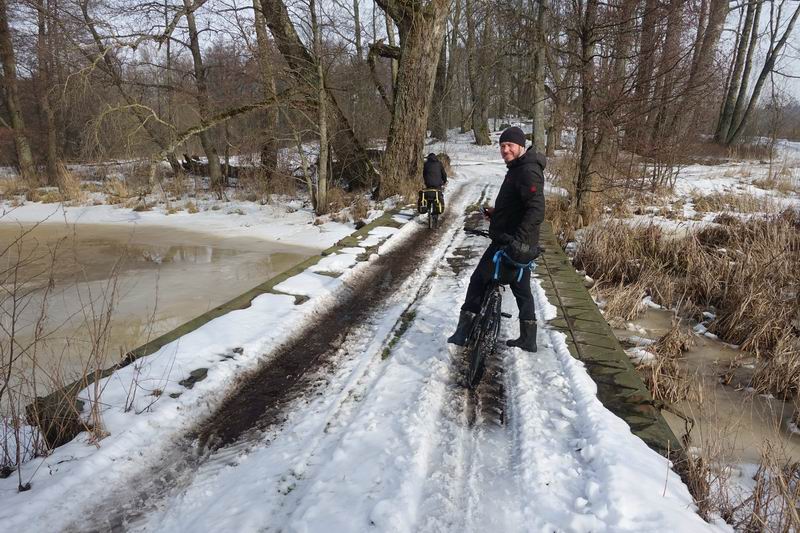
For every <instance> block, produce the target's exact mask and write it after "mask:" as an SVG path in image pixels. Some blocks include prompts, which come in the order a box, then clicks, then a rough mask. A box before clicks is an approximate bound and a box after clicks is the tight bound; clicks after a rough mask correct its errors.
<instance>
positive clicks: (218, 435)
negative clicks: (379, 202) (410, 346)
mask: <svg viewBox="0 0 800 533" xmlns="http://www.w3.org/2000/svg"><path fill="white" fill-rule="evenodd" d="M460 194H461V192H460V191H458V192H456V193H455V194H454V195H453V199H451V200H450V203H451V204H454V203H456V201H455V200H457V198H458V197H459V196H460ZM459 219H460V213H458V214H454V213H453V212H452V211H447V212H446V213H445V217H444V218H443V220H441V221H440V227H439V229H438V230H437V231H436V232H435V233H434V234H432V233H431V232H430V231H429V230H428V229H427V228H423V227H420V228H419V229H417V230H416V231H415V232H414V234H413V235H412V236H411V237H410V238H408V239H406V240H405V241H404V242H403V243H402V244H401V245H400V246H398V247H396V248H394V249H393V250H391V251H390V252H388V253H386V254H385V255H381V256H380V257H379V258H378V259H377V260H375V261H374V262H373V263H372V264H371V265H370V268H369V271H368V272H367V273H366V274H365V275H363V276H361V277H359V279H357V280H356V281H354V282H353V283H352V284H349V286H347V288H346V290H345V291H343V293H344V294H340V295H339V296H338V300H339V301H338V302H337V303H336V304H335V305H334V306H333V307H331V308H329V309H328V310H326V311H325V312H323V313H321V314H320V315H319V316H317V317H316V318H315V320H314V323H313V324H310V325H309V326H308V327H306V328H305V329H304V330H303V331H302V332H300V333H299V334H297V335H295V336H294V337H293V339H292V340H290V341H289V342H288V343H286V344H284V345H283V346H281V347H280V348H278V351H277V352H276V353H274V354H273V356H272V357H271V358H270V361H269V363H267V364H266V365H264V366H263V367H261V368H260V369H258V370H257V371H255V372H254V373H253V374H251V375H249V376H248V377H247V378H245V379H244V380H243V382H242V383H241V384H240V385H239V386H238V387H237V388H236V389H235V390H234V391H233V392H232V393H231V394H230V395H229V396H228V398H227V399H226V400H224V401H223V403H222V405H221V406H220V407H219V408H218V409H217V411H216V412H215V413H214V414H212V415H211V416H210V417H209V418H208V419H207V420H206V421H205V423H204V424H203V425H202V427H201V428H199V430H198V431H197V432H196V433H194V434H193V435H191V436H192V437H196V438H197V439H198V441H199V444H200V446H201V447H206V448H210V449H212V450H213V449H218V448H221V447H223V446H227V445H230V444H232V443H234V442H236V441H237V440H239V439H240V438H241V437H242V435H244V434H245V433H248V432H250V431H260V430H264V429H266V428H268V427H270V426H273V425H275V424H280V423H281V422H283V421H284V419H285V416H284V414H285V412H286V407H287V406H288V405H289V404H291V403H292V401H293V400H296V399H297V398H299V397H301V396H303V395H304V394H305V393H306V392H308V391H309V390H310V389H311V388H312V387H313V383H314V382H315V381H316V380H315V379H306V377H307V376H311V375H315V372H314V371H315V370H317V369H321V368H324V367H325V366H326V365H328V364H331V362H332V358H333V356H334V355H335V354H336V349H335V348H336V347H337V346H339V345H340V344H341V342H340V341H341V340H342V339H343V338H344V337H345V336H346V334H347V332H348V331H349V330H350V329H351V328H352V327H354V326H358V325H360V324H362V323H364V322H365V321H367V320H368V319H369V318H370V317H371V316H372V314H373V313H375V312H376V311H377V310H378V308H379V307H380V306H381V305H382V304H383V302H385V301H386V299H387V298H388V297H389V296H390V295H391V294H392V293H393V292H394V291H395V290H397V288H398V287H399V286H400V285H401V284H402V283H403V281H404V280H405V279H406V278H408V276H410V275H411V274H412V273H413V272H415V271H416V270H417V268H418V267H419V265H420V263H421V262H422V260H423V258H424V257H425V256H426V255H427V254H428V252H429V248H430V247H431V243H432V239H437V238H439V237H440V236H441V235H442V234H444V233H445V232H446V231H447V228H448V227H450V226H451V225H452V224H453V223H454V222H455V221H456V220H459ZM411 223H412V224H413V222H411Z"/></svg>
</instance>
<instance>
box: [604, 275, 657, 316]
mask: <svg viewBox="0 0 800 533" xmlns="http://www.w3.org/2000/svg"><path fill="white" fill-rule="evenodd" d="M599 281H600V282H599V283H595V285H594V286H593V287H592V289H590V292H591V293H592V295H593V296H594V297H595V299H596V300H599V301H602V302H604V304H603V312H604V313H605V316H606V319H607V320H609V321H614V319H618V320H621V321H623V322H628V321H631V320H633V319H635V318H637V317H638V316H640V315H641V314H642V313H643V312H644V310H645V306H644V304H643V303H642V299H643V298H644V297H645V296H646V295H647V286H646V284H644V283H641V282H636V283H631V284H629V285H625V284H622V283H619V284H616V285H612V284H607V283H603V281H602V280H599Z"/></svg>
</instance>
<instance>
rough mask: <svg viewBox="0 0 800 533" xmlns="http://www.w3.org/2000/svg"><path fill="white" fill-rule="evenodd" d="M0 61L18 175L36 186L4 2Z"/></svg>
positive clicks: (0, 10)
mask: <svg viewBox="0 0 800 533" xmlns="http://www.w3.org/2000/svg"><path fill="white" fill-rule="evenodd" d="M0 60H1V61H2V64H3V77H2V81H3V89H4V91H3V92H4V93H5V104H6V109H8V115H9V119H10V122H11V129H12V130H13V136H14V148H15V149H16V151H17V164H18V165H19V175H20V177H21V178H22V179H23V180H25V181H26V182H28V183H30V184H32V185H34V184H36V164H35V163H34V161H33V154H32V153H31V145H30V143H29V142H28V137H27V134H26V131H25V119H24V118H23V116H22V108H21V107H20V103H19V90H18V88H17V62H16V58H15V57H14V45H13V43H12V42H11V29H10V28H9V27H8V9H7V7H6V0H0Z"/></svg>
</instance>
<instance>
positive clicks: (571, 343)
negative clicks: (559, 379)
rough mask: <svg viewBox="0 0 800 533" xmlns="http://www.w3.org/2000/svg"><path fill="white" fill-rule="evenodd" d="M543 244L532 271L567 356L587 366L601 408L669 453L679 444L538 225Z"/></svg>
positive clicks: (549, 236)
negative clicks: (564, 338) (552, 311)
mask: <svg viewBox="0 0 800 533" xmlns="http://www.w3.org/2000/svg"><path fill="white" fill-rule="evenodd" d="M541 243H542V246H543V247H544V248H545V252H544V255H543V258H540V260H539V262H538V265H537V268H536V272H537V275H538V276H539V278H541V280H542V287H543V288H544V290H545V293H546V294H547V297H548V299H549V300H550V303H552V304H553V305H555V306H556V309H557V316H556V318H555V319H553V320H552V321H550V324H551V325H552V326H553V327H555V328H556V329H557V330H559V331H562V332H563V333H564V334H566V336H567V346H568V347H569V351H570V353H571V354H572V356H573V357H575V358H576V359H578V360H580V361H582V362H583V363H584V364H585V365H586V368H587V370H588V372H589V375H590V376H591V377H592V379H593V380H594V382H595V383H596V384H597V396H598V398H599V399H600V401H601V402H603V405H604V406H605V407H606V408H607V409H608V410H610V411H611V412H613V413H614V414H616V415H617V416H619V417H620V418H622V419H623V420H625V422H627V423H628V425H629V426H630V427H631V431H632V432H633V434H634V435H636V436H638V437H639V438H641V439H642V440H643V441H645V442H646V443H647V445H648V446H650V447H651V448H652V449H654V450H656V451H657V452H659V453H661V454H662V455H672V453H673V452H675V451H677V450H679V449H680V448H681V445H680V442H679V441H678V439H677V438H676V437H675V435H674V434H673V432H672V430H671V429H670V428H669V426H668V425H667V423H666V421H665V420H664V418H663V417H662V416H661V412H660V410H659V409H658V408H657V407H656V404H655V402H654V401H653V397H652V396H651V395H650V392H649V391H648V390H647V388H646V387H645V385H644V382H643V381H642V379H641V378H640V377H639V374H638V373H637V372H636V368H634V366H633V363H632V362H631V360H630V358H629V357H628V356H627V354H626V353H625V351H624V350H623V349H622V346H621V345H620V344H619V341H617V338H616V337H615V336H614V332H613V331H612V330H611V327H610V326H609V325H608V323H607V322H606V320H605V318H604V317H603V315H602V313H600V310H599V309H598V308H597V305H596V304H595V303H594V301H593V300H592V297H591V295H590V294H589V291H588V290H587V289H586V287H585V286H584V279H583V277H582V276H580V275H579V274H578V273H577V272H575V268H574V267H573V266H572V263H571V262H570V260H569V258H568V257H567V256H566V255H565V254H564V252H563V251H562V250H561V246H560V245H559V244H558V242H557V241H556V239H555V236H554V235H553V231H552V229H551V227H550V225H549V224H547V223H545V224H543V225H542V232H541Z"/></svg>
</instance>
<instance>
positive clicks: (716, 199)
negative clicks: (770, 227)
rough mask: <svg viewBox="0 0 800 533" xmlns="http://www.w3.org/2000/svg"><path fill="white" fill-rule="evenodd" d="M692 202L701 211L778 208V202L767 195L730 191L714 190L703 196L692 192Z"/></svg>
mask: <svg viewBox="0 0 800 533" xmlns="http://www.w3.org/2000/svg"><path fill="white" fill-rule="evenodd" d="M692 202H693V203H694V208H695V210H696V211H699V212H701V213H718V212H722V211H729V212H734V213H777V212H778V211H779V210H780V208H779V206H778V204H777V203H776V202H775V201H774V200H773V199H771V198H769V197H764V196H754V195H752V194H736V193H731V192H714V193H711V194H708V195H705V196H703V195H700V194H694V195H692Z"/></svg>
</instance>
